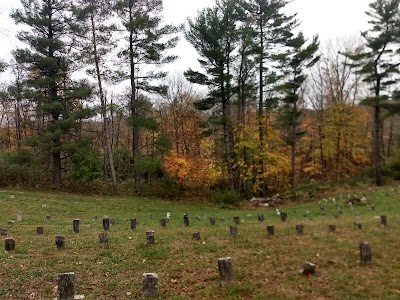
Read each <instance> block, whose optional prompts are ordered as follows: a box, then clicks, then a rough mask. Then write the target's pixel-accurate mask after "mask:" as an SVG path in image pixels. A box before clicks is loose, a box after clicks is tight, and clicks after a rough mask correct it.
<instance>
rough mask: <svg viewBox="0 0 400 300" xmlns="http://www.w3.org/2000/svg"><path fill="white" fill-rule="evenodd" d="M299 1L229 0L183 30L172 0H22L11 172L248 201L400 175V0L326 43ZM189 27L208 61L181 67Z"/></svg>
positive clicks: (378, 4)
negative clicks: (306, 22)
mask: <svg viewBox="0 0 400 300" xmlns="http://www.w3.org/2000/svg"><path fill="white" fill-rule="evenodd" d="M288 3H289V1H286V0H218V1H217V2H216V5H215V6H213V7H209V8H206V9H204V10H201V11H199V12H198V15H197V17H195V18H193V19H189V20H188V22H187V24H185V25H184V26H182V27H175V26H172V25H168V24H164V23H163V21H162V11H163V10H162V9H163V8H162V0H100V1H95V0H68V1H64V0H53V1H47V0H21V4H22V9H17V10H14V11H13V13H12V18H13V19H14V20H15V23H16V24H18V25H22V26H21V31H20V32H19V34H18V39H19V40H20V41H21V42H22V43H24V45H25V47H22V48H20V49H16V50H15V51H14V52H13V57H14V59H13V60H12V61H9V62H5V61H4V62H2V64H1V65H2V71H3V72H7V74H10V76H11V77H12V82H13V83H12V84H10V85H5V84H3V85H2V86H1V91H0V185H1V186H19V187H25V188H41V189H46V188H57V189H58V188H63V189H69V190H71V191H78V192H91V193H103V194H104V193H113V192H120V193H129V194H136V195H152V196H163V197H179V196H181V195H183V194H187V193H189V194H192V195H209V193H212V194H213V197H214V198H216V199H217V200H221V201H226V202H234V201H237V200H238V199H240V198H244V197H246V198H251V197H253V196H256V197H258V196H267V195H270V194H273V193H277V192H279V193H282V194H283V193H285V192H287V193H288V194H289V193H290V194H292V195H298V194H301V193H302V189H303V188H304V187H305V186H313V185H323V184H324V183H326V182H332V183H344V182H347V183H348V182H353V181H355V180H365V181H366V182H368V183H374V184H376V185H378V186H379V185H382V184H384V183H385V182H388V181H392V180H398V179H400V151H399V137H400V136H399V134H400V132H399V129H400V128H399V126H398V124H399V122H398V121H399V117H398V115H397V113H398V111H399V109H400V106H399V102H398V94H399V93H398V91H397V87H398V79H399V74H398V73H399V64H400V43H399V42H400V10H399V5H400V0H374V1H373V2H371V4H370V9H369V11H368V12H366V13H367V15H368V17H369V19H370V21H369V23H370V27H369V28H370V29H369V30H367V31H366V32H363V33H361V34H360V36H359V37H354V38H342V39H340V40H336V41H330V42H329V43H328V44H326V45H320V43H319V40H318V36H314V37H313V38H311V39H306V38H305V36H304V35H303V33H302V32H301V25H300V23H299V20H298V19H297V17H296V15H288V14H286V13H285V6H286V5H287V4H288ZM182 32H183V35H184V38H185V39H186V40H187V41H188V42H189V43H190V44H191V45H192V46H193V47H194V48H195V49H196V51H197V52H198V54H199V63H200V65H201V68H200V69H192V68H190V66H188V67H187V71H186V72H185V73H184V74H177V73H172V74H168V72H167V71H168V64H169V63H171V62H173V61H174V60H175V59H176V56H174V55H173V53H174V47H175V46H176V44H177V42H178V40H179V37H180V36H181V33H182ZM83 74H84V76H83ZM79 78H81V79H79ZM121 84H122V86H124V88H122V89H121V88H116V87H118V86H119V87H120V86H121Z"/></svg>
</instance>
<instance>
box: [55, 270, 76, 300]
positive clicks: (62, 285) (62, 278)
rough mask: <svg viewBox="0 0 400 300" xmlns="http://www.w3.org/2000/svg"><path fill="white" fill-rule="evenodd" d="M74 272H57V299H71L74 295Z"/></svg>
mask: <svg viewBox="0 0 400 300" xmlns="http://www.w3.org/2000/svg"><path fill="white" fill-rule="evenodd" d="M74 280H75V273H73V272H70V273H61V274H58V278H57V283H58V288H57V300H72V299H74V296H75V291H74Z"/></svg>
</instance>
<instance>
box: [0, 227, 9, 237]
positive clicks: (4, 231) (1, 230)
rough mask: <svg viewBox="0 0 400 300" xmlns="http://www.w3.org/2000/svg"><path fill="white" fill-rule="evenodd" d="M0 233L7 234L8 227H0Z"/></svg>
mask: <svg viewBox="0 0 400 300" xmlns="http://www.w3.org/2000/svg"><path fill="white" fill-rule="evenodd" d="M0 235H8V229H6V228H0Z"/></svg>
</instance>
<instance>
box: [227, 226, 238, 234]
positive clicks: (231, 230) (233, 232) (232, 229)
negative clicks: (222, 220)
mask: <svg viewBox="0 0 400 300" xmlns="http://www.w3.org/2000/svg"><path fill="white" fill-rule="evenodd" d="M229 231H230V233H231V236H237V235H238V228H237V227H235V226H229Z"/></svg>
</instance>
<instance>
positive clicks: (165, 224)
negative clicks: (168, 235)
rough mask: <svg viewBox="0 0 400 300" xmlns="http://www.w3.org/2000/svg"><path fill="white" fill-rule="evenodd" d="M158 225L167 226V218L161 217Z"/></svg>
mask: <svg viewBox="0 0 400 300" xmlns="http://www.w3.org/2000/svg"><path fill="white" fill-rule="evenodd" d="M160 226H161V227H167V219H166V218H161V220H160Z"/></svg>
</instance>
